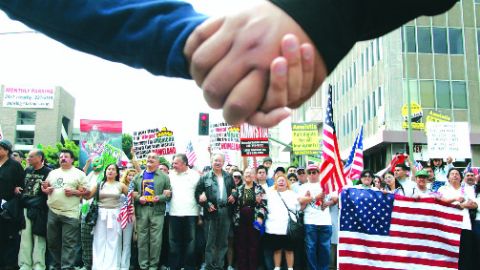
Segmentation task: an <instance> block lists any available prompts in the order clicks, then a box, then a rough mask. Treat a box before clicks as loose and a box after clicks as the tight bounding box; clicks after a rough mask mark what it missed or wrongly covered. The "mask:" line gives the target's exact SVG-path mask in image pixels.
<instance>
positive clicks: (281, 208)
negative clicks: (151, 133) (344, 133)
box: [0, 140, 480, 270]
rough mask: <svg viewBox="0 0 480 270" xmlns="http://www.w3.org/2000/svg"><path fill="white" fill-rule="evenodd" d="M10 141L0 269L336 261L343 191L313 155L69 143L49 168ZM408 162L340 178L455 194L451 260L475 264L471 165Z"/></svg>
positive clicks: (479, 241)
mask: <svg viewBox="0 0 480 270" xmlns="http://www.w3.org/2000/svg"><path fill="white" fill-rule="evenodd" d="M12 153H13V152H12V145H11V143H10V142H9V141H7V140H1V141H0V196H1V199H2V207H1V209H2V210H1V214H0V235H1V241H0V249H1V250H0V259H1V260H0V263H1V264H0V269H18V268H19V269H24V270H26V269H29V270H30V269H35V270H40V269H78V268H83V269H97V270H100V269H101V270H104V269H112V270H115V269H150V270H152V269H167V268H168V269H228V270H232V269H238V270H244V269H245V270H246V269H249V270H254V269H274V270H279V269H288V270H291V269H312V270H316V269H336V245H337V243H338V214H339V206H338V201H339V199H338V197H339V196H338V194H336V193H330V194H325V192H324V191H323V190H322V188H321V186H320V184H319V180H320V171H319V167H318V166H317V165H315V164H309V165H308V166H307V167H296V166H290V167H288V168H286V169H285V168H284V167H277V168H276V169H275V170H273V168H272V159H271V158H269V157H267V158H264V159H263V163H262V165H259V166H258V167H257V168H251V167H247V168H245V169H244V170H243V171H242V170H240V169H239V166H235V165H231V164H225V157H224V155H223V154H221V153H213V154H212V155H211V166H207V167H206V168H204V170H203V171H197V170H194V169H192V168H191V167H190V166H189V163H188V158H187V156H186V155H185V154H181V153H180V154H176V155H174V156H173V159H172V163H171V168H170V166H169V164H164V163H160V159H159V156H158V155H157V154H155V153H150V154H149V155H148V156H147V161H146V165H145V168H144V169H143V170H142V169H140V168H138V167H137V168H136V169H135V168H119V167H118V166H117V165H116V164H103V163H102V160H101V159H95V160H93V161H92V162H91V167H92V170H91V172H90V173H88V174H85V172H84V171H83V170H81V169H78V168H75V167H74V166H73V162H74V160H75V155H74V153H73V152H71V151H70V150H62V151H61V152H60V156H59V167H58V168H56V169H51V168H50V167H49V166H46V164H45V156H44V153H43V152H42V151H41V150H39V149H33V150H31V151H30V152H29V153H28V157H27V164H28V166H27V168H26V169H23V167H22V165H21V164H20V163H19V162H18V160H16V159H15V158H16V157H14V155H12ZM410 164H412V163H411V161H407V162H404V163H398V164H395V165H394V168H388V170H385V172H382V173H376V174H375V173H374V172H373V171H371V170H364V171H362V172H361V174H360V177H359V179H357V180H354V181H353V183H352V185H351V186H348V187H347V188H361V189H372V190H378V191H381V192H383V193H393V194H399V195H403V196H409V197H416V198H420V197H426V196H431V197H434V198H437V199H438V200H442V201H444V202H447V203H452V204H455V205H457V207H458V208H461V209H463V212H464V220H463V221H464V222H463V227H462V233H461V240H460V258H459V269H476V266H478V265H479V262H478V261H476V260H478V258H480V252H479V247H480V214H479V215H477V212H478V205H479V204H480V187H479V186H478V185H477V182H478V178H479V176H478V175H476V174H475V172H474V171H473V170H471V169H470V170H469V169H466V170H460V169H458V168H455V167H453V163H452V160H451V159H450V158H447V163H446V164H444V162H443V160H442V159H433V160H431V161H430V162H429V163H428V164H425V166H424V167H423V169H421V170H416V169H415V168H414V166H408V165H410ZM89 165H90V164H89ZM86 167H88V166H86ZM130 194H131V198H132V199H133V205H134V210H133V211H132V212H133V213H132V214H133V218H132V219H131V220H127V221H125V220H122V219H121V218H120V217H119V216H120V212H121V208H122V206H125V205H126V203H125V202H128V198H129V196H130ZM93 204H96V205H97V206H98V217H96V218H95V222H93V223H92V222H91V220H90V219H89V218H87V216H88V214H89V213H90V212H91V211H90V209H91V208H92V207H94V206H93ZM299 218H301V219H303V223H304V237H302V238H301V239H293V238H291V237H289V236H288V235H287V227H288V223H289V220H290V219H293V220H297V219H299ZM123 223H126V224H123Z"/></svg>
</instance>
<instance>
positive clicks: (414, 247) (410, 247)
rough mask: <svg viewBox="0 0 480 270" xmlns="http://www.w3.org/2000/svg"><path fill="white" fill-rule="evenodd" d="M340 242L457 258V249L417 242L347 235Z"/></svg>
mask: <svg viewBox="0 0 480 270" xmlns="http://www.w3.org/2000/svg"><path fill="white" fill-rule="evenodd" d="M342 244H350V245H363V246H365V247H374V248H385V249H386V248H388V249H394V250H397V251H415V252H427V253H435V254H441V255H443V256H446V257H453V258H458V250H457V252H453V251H449V250H445V249H443V248H437V247H431V246H424V245H418V244H404V243H387V242H378V241H372V240H367V239H357V238H348V237H343V238H342ZM430 255H431V254H430Z"/></svg>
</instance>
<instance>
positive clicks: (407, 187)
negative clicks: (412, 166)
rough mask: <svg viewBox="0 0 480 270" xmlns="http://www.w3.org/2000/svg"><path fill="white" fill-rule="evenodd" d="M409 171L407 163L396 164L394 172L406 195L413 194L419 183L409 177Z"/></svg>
mask: <svg viewBox="0 0 480 270" xmlns="http://www.w3.org/2000/svg"><path fill="white" fill-rule="evenodd" d="M408 171H409V168H408V167H407V166H406V165H405V164H397V165H395V170H394V171H393V174H394V176H395V178H396V179H397V180H398V182H399V183H400V185H402V188H403V191H404V192H405V196H408V197H411V196H412V195H413V189H414V188H415V186H416V185H417V184H416V183H415V182H414V181H412V180H411V178H410V177H408V175H407V173H408Z"/></svg>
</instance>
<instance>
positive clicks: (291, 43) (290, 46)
mask: <svg viewBox="0 0 480 270" xmlns="http://www.w3.org/2000/svg"><path fill="white" fill-rule="evenodd" d="M285 46H286V47H287V50H288V51H290V52H293V51H296V50H298V42H297V41H296V40H295V39H294V38H287V39H286V40H285Z"/></svg>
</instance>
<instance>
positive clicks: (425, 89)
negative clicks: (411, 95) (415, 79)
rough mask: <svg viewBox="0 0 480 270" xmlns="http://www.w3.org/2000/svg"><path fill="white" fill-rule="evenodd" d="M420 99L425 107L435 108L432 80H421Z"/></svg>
mask: <svg viewBox="0 0 480 270" xmlns="http://www.w3.org/2000/svg"><path fill="white" fill-rule="evenodd" d="M420 101H421V105H422V107H424V108H435V90H434V87H433V81H432V80H422V81H420Z"/></svg>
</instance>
